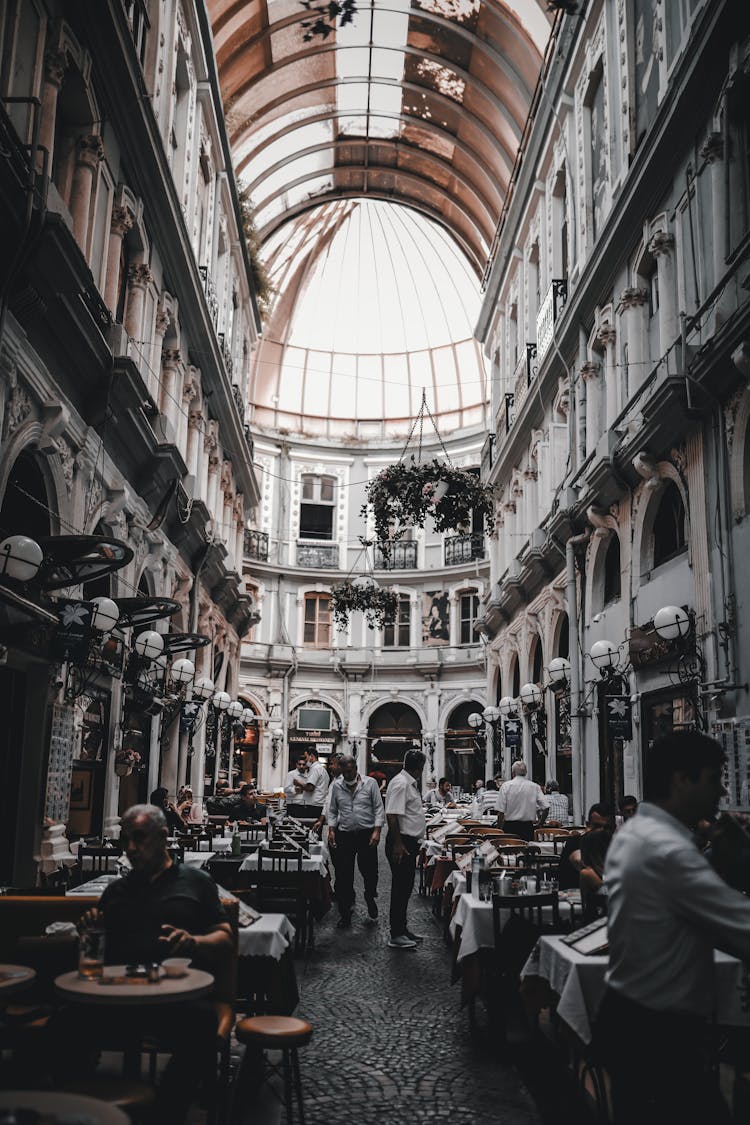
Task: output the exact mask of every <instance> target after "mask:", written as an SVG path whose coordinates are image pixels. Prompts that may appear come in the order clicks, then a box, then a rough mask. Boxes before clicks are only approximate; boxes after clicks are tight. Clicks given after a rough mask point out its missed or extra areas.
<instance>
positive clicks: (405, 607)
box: [383, 595, 411, 648]
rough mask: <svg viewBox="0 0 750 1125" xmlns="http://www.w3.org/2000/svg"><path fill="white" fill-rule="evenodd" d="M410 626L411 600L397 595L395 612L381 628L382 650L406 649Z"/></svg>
mask: <svg viewBox="0 0 750 1125" xmlns="http://www.w3.org/2000/svg"><path fill="white" fill-rule="evenodd" d="M410 625H411V599H410V598H409V597H408V596H406V597H404V596H401V595H399V598H398V604H397V606H396V612H395V613H394V615H393V617H392V618H391V619H390V621H388V622H387V623H386V624H385V625H384V626H383V648H408V647H409V628H410Z"/></svg>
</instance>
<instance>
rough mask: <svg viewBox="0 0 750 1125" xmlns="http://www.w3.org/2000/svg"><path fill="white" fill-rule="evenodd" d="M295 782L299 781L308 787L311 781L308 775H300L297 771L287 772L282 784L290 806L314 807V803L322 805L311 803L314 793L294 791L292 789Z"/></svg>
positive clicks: (320, 802)
mask: <svg viewBox="0 0 750 1125" xmlns="http://www.w3.org/2000/svg"><path fill="white" fill-rule="evenodd" d="M295 781H301V782H302V784H303V785H309V784H310V783H311V781H312V778H311V777H310V774H309V773H300V772H299V770H290V771H289V773H288V774H287V775H286V781H285V782H284V793H285V795H286V799H287V801H288V802H289V803H290V804H295V805H314V804H316V803H317V804H321V805H322V804H323V802H322V801H319V802H315V801H313V797H314V796H315V794H314V793H308V792H306V791H305V790H304V789H302V790H297V789H295V788H294V782H295Z"/></svg>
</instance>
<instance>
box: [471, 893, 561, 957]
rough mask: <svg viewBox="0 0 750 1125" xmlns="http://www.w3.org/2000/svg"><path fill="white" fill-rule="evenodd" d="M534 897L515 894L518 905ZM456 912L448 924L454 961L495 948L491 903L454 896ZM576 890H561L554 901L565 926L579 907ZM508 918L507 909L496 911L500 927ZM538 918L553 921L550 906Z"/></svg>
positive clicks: (544, 908)
mask: <svg viewBox="0 0 750 1125" xmlns="http://www.w3.org/2000/svg"><path fill="white" fill-rule="evenodd" d="M535 897H536V896H535V895H518V901H519V903H522V902H531V903H533V901H534V898H535ZM454 898H456V900H457V901H456V909H455V912H454V914H453V920H452V922H451V925H450V933H451V937H452V938H453V939H454V942H457V946H456V961H457V962H461V961H463V960H464V959H465V958H466V957H471V955H472V954H473V953H477V952H479V950H480V949H494V948H495V931H494V928H493V923H492V903H491V902H480V901H479V899H476V898H474V896H473V895H470V894H461V895H457V896H454ZM580 901H581V899H580V894H579V892H578V891H570V892H568V891H561V892H560V896H559V901H558V908H559V912H560V921H561V922H564V923H567V922H570V921H572V919H573V918H574V917H575V909H576V907H577V906H580ZM509 918H510V911H509V910H501V911H500V922H501V925H505V924H506V922H507V921H508V919H509ZM542 918H543V920H544V921H545V922H552V921H553V912H552V907H551V906H545V907H543V908H542Z"/></svg>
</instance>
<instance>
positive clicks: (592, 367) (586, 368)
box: [581, 363, 602, 381]
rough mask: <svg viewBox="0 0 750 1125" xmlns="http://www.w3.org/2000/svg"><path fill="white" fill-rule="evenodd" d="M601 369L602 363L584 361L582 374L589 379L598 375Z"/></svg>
mask: <svg viewBox="0 0 750 1125" xmlns="http://www.w3.org/2000/svg"><path fill="white" fill-rule="evenodd" d="M601 369H602V368H601V364H600V363H584V365H583V367H582V368H581V376H582V377H583V378H584V379H586V380H587V381H588V380H589V379H595V378H596V376H597V375H598V374H599V373H600V372H601Z"/></svg>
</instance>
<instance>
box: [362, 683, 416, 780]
mask: <svg viewBox="0 0 750 1125" xmlns="http://www.w3.org/2000/svg"><path fill="white" fill-rule="evenodd" d="M421 737H422V722H421V720H420V718H419V715H418V714H417V712H416V711H415V710H414V708H413V707H409V705H408V704H406V703H399V702H398V701H396V700H394V701H393V702H392V703H385V704H383V706H382V707H378V709H377V710H376V711H374V712H373V714H372V715H371V716H370V721H369V723H368V725H367V772H368V773H371V772H373V771H378V772H380V773H382V774H384V775H385V777H386V780H388V781H390V780H391V778H392V777H394V776H395V774H397V773H399V772H400V770H401V769H403V764H404V754H405V753H406V751H407V750H412V749H416V750H419V749H421Z"/></svg>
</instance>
